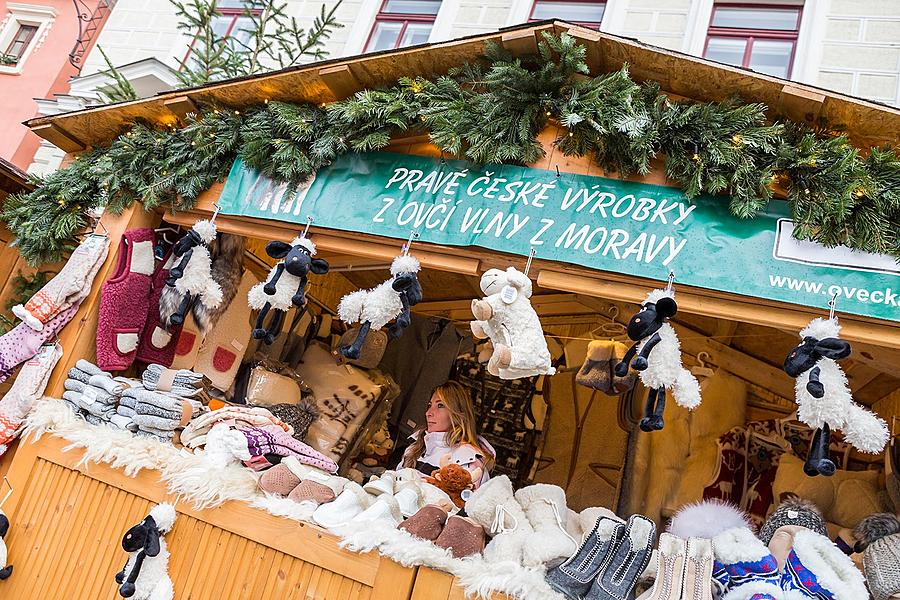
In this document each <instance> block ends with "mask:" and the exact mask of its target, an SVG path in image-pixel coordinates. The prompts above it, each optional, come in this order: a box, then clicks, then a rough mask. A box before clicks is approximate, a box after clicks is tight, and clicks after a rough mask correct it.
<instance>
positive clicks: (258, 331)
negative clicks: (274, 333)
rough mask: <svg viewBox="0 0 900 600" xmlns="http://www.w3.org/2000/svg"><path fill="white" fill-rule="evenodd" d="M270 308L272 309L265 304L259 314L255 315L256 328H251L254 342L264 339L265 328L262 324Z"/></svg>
mask: <svg viewBox="0 0 900 600" xmlns="http://www.w3.org/2000/svg"><path fill="white" fill-rule="evenodd" d="M270 308H272V305H271V304H269V303H268V302H266V303H265V304H263V307H262V308H261V309H260V311H259V314H258V315H256V326H255V327H254V328H253V333H252V334H251V335H252V336H253V339H254V340H261V339H263V338H264V337H266V328H265V326H264V325H263V323H264V322H265V320H266V315H267V314H269V309H270Z"/></svg>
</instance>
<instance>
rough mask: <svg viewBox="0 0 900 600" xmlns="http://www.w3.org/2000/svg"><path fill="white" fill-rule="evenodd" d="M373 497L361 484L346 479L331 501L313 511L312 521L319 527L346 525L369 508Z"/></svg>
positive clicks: (327, 527)
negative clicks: (345, 482)
mask: <svg viewBox="0 0 900 600" xmlns="http://www.w3.org/2000/svg"><path fill="white" fill-rule="evenodd" d="M373 501H374V498H373V497H372V496H370V495H369V494H367V493H366V491H365V490H364V489H362V486H360V485H359V484H357V483H354V482H352V481H348V482H347V485H346V486H345V487H344V490H343V491H342V492H341V494H340V495H339V496H338V497H337V498H335V499H334V501H333V502H329V503H328V504H323V505H321V506H320V507H319V508H317V509H316V512H314V513H313V517H312V518H313V521H315V523H316V524H317V525H319V526H320V527H324V528H326V529H331V528H334V527H339V526H341V525H346V524H347V523H349V522H350V521H351V520H352V519H353V517H355V516H356V515H358V514H360V513H361V512H363V511H364V510H365V509H367V508H369V505H370V504H371V503H372V502H373Z"/></svg>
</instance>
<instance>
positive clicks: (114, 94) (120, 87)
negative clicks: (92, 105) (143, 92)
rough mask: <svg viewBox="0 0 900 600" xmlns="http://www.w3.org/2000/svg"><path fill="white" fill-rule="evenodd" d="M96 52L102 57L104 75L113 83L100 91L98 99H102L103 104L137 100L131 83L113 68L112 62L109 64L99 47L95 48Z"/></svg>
mask: <svg viewBox="0 0 900 600" xmlns="http://www.w3.org/2000/svg"><path fill="white" fill-rule="evenodd" d="M97 50H99V51H100V56H102V57H103V62H105V63H106V67H107V70H106V71H104V73H106V74H108V75H109V76H111V77H112V78H113V81H114V82H115V83H114V84H113V85H111V86H107V87H105V88H101V89H100V97H101V98H103V101H104V102H107V103H111V102H123V101H126V100H137V99H138V93H137V91H136V90H135V89H134V86H133V85H131V82H130V81H128V79H126V78H125V76H124V75H122V73H120V72H119V70H118V69H116V67H115V66H113V64H112V62H110V60H109V57H108V56H107V55H106V52H104V51H103V48H102V47H101V46H97Z"/></svg>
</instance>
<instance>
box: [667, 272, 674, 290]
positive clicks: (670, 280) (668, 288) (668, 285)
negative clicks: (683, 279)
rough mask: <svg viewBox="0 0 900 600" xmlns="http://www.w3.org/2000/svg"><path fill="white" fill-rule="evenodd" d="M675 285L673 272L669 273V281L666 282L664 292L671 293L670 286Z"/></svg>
mask: <svg viewBox="0 0 900 600" xmlns="http://www.w3.org/2000/svg"><path fill="white" fill-rule="evenodd" d="M674 283H675V271H669V279H668V281H667V282H666V291H667V292H671V291H672V285H673V284H674Z"/></svg>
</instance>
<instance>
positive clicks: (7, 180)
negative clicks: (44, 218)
mask: <svg viewBox="0 0 900 600" xmlns="http://www.w3.org/2000/svg"><path fill="white" fill-rule="evenodd" d="M29 188H31V185H30V184H29V183H28V174H27V173H25V171H23V170H22V169H20V168H19V167H17V166H16V165H14V164H12V163H11V162H9V161H8V160H6V159H5V158H0V192H6V193H7V194H14V193H16V192H20V191H22V190H26V189H29Z"/></svg>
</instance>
